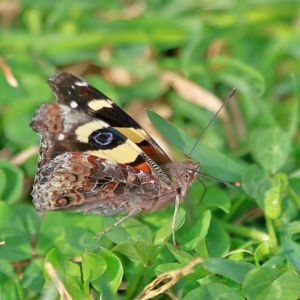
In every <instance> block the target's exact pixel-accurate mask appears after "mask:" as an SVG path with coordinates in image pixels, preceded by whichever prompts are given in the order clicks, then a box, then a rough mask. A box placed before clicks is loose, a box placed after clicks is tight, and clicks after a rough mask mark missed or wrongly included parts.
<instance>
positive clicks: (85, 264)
mask: <svg viewBox="0 0 300 300" xmlns="http://www.w3.org/2000/svg"><path fill="white" fill-rule="evenodd" d="M106 269H107V263H106V261H105V259H104V258H103V257H102V256H100V255H98V254H94V253H84V254H83V256H82V274H83V281H84V282H91V281H93V280H96V279H97V278H98V277H100V276H101V275H102V274H103V273H104V272H105V270H106Z"/></svg>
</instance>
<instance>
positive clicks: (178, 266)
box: [154, 263, 184, 276]
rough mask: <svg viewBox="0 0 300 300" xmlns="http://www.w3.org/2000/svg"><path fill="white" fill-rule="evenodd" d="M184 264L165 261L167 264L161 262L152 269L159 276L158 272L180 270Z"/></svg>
mask: <svg viewBox="0 0 300 300" xmlns="http://www.w3.org/2000/svg"><path fill="white" fill-rule="evenodd" d="M183 267H184V266H183V265H181V264H179V263H167V264H161V265H159V266H157V267H156V268H155V270H154V273H155V275H156V276H159V275H160V274H163V273H166V272H170V271H174V270H180V269H182V268H183Z"/></svg>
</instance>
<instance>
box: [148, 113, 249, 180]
mask: <svg viewBox="0 0 300 300" xmlns="http://www.w3.org/2000/svg"><path fill="white" fill-rule="evenodd" d="M147 114H148V116H149V118H150V120H151V122H152V123H153V124H154V126H155V127H156V128H157V130H158V131H159V132H160V133H161V134H162V135H163V136H164V137H165V138H166V139H167V140H168V141H169V142H170V143H171V144H173V145H174V146H175V147H177V148H179V149H180V150H182V151H183V152H184V153H186V154H188V153H190V151H191V149H192V148H193V146H194V145H195V143H196V140H195V139H194V138H192V137H190V136H189V135H187V134H186V133H185V132H184V131H182V130H181V129H179V128H177V127H175V126H174V125H172V124H171V123H170V122H168V121H166V120H164V119H163V118H162V117H160V116H159V115H157V114H156V113H155V112H153V111H150V110H147ZM191 157H192V158H193V159H195V160H196V161H199V162H200V163H201V171H203V172H204V173H207V174H209V175H212V176H216V177H217V178H219V176H220V174H222V177H223V178H224V179H226V180H229V181H240V178H241V177H242V174H243V173H244V171H245V166H243V165H241V164H239V163H237V162H235V161H233V160H232V159H230V158H229V157H226V156H225V155H224V154H222V153H221V152H219V151H218V150H216V149H213V148H211V147H209V146H207V145H204V144H202V143H201V142H200V143H199V144H198V145H197V147H196V148H195V149H194V151H193V152H192V154H191ZM221 179H222V178H221Z"/></svg>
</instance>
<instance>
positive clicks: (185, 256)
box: [166, 243, 193, 265]
mask: <svg viewBox="0 0 300 300" xmlns="http://www.w3.org/2000/svg"><path fill="white" fill-rule="evenodd" d="M166 246H167V247H168V249H169V250H170V252H171V253H172V254H173V255H174V257H175V258H176V259H177V260H178V261H179V263H180V264H182V265H186V264H187V263H189V262H190V261H191V260H192V259H193V256H191V255H190V254H189V253H188V252H185V251H183V250H178V249H177V248H175V247H174V245H173V244H170V243H166Z"/></svg>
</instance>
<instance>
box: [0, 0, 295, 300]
mask: <svg viewBox="0 0 300 300" xmlns="http://www.w3.org/2000/svg"><path fill="white" fill-rule="evenodd" d="M7 3H8V2H7ZM12 4H14V5H8V4H6V2H3V5H4V6H5V5H8V7H7V9H2V10H1V12H0V14H1V24H2V27H1V28H0V36H1V42H0V67H1V72H0V86H1V89H0V108H1V109H0V200H1V201H0V298H1V299H41V297H44V298H45V299H46V298H47V299H58V298H59V297H60V296H59V293H62V291H66V292H67V293H68V294H69V295H70V296H71V297H72V298H73V299H99V297H100V294H102V295H103V299H124V300H131V299H134V298H135V297H137V296H138V295H139V294H140V293H141V292H142V291H143V289H144V288H145V287H146V286H147V285H148V284H149V283H150V282H151V281H152V280H154V279H155V278H156V277H158V276H162V275H164V274H165V272H170V273H168V274H174V273H172V272H176V271H178V270H183V269H184V268H186V267H187V266H188V265H189V264H190V263H191V262H193V260H194V259H195V258H197V257H199V256H200V257H202V259H203V262H202V263H199V264H197V265H196V266H194V267H193V270H192V271H191V272H188V273H186V274H184V276H179V277H178V278H177V279H176V285H174V286H172V287H171V292H172V293H173V294H174V295H176V297H178V299H185V300H191V299H218V298H220V297H222V298H223V299H249V300H252V299H272V300H273V299H280V300H281V299H286V300H292V299H295V300H296V299H299V297H300V288H299V287H300V245H299V236H300V222H299V208H300V169H299V165H300V147H299V109H300V106H299V99H300V93H299V79H300V59H299V46H300V38H299V28H298V27H299V26H298V24H299V15H300V14H299V5H298V4H297V3H296V1H292V0H287V1H276V0H269V1H262V2H259V1H254V0H250V1H233V0H227V1H215V0H214V1H212V0H206V1H194V0H188V1H179V0H174V1H148V0H147V1H144V2H141V1H136V2H130V1H129V2H128V1H127V2H126V1H123V2H121V1H116V0H113V1H68V0H62V1H59V2H47V3H46V2H43V1H42V2H33V1H25V0H23V1H19V2H15V1H13V2H12ZM57 69H62V70H65V71H68V72H70V73H74V74H77V75H80V76H82V77H84V78H85V79H86V80H88V81H89V82H90V83H91V84H92V85H94V86H96V87H97V88H98V89H99V90H101V91H102V92H103V93H105V94H107V95H109V96H110V97H111V98H112V99H114V100H115V101H116V102H117V103H118V104H120V105H121V106H123V107H128V106H131V108H133V113H131V115H132V116H133V117H134V118H135V117H139V115H141V114H142V112H141V111H140V110H138V109H137V108H136V107H137V106H136V103H137V101H145V102H147V103H143V105H142V106H143V107H151V110H147V114H148V116H149V118H150V120H151V122H152V123H153V124H154V126H155V127H156V128H157V129H158V131H159V132H160V133H161V134H162V135H163V136H164V138H165V139H166V140H167V141H168V142H170V143H171V144H172V145H173V146H175V147H176V149H177V150H175V147H174V150H175V151H176V153H177V154H178V155H177V156H178V160H179V161H180V160H182V159H183V157H184V155H183V153H185V154H189V153H190V151H191V149H192V147H193V146H194V144H195V141H196V138H197V137H198V136H199V135H200V134H201V132H202V131H203V129H204V128H205V126H206V125H207V124H208V123H209V121H210V120H211V118H212V116H213V113H212V112H215V111H216V109H215V108H210V109H209V111H208V110H207V109H205V107H210V106H209V105H210V104H211V103H213V104H214V105H215V106H217V108H218V107H220V102H218V101H216V100H215V98H214V97H212V96H209V95H208V94H204V93H202V94H201V92H199V90H197V89H194V87H195V86H196V87H199V86H200V87H202V88H203V89H204V91H210V92H211V93H212V95H217V97H218V98H219V99H225V98H226V95H227V94H228V93H229V92H230V90H231V89H232V88H233V87H234V86H236V87H237V93H236V95H235V96H234V98H233V99H231V100H230V102H229V103H228V105H227V106H226V107H225V108H224V109H223V111H225V110H226V111H227V112H228V115H227V117H225V118H224V116H222V112H221V115H220V117H221V118H217V119H216V120H215V121H214V122H213V123H212V124H211V126H210V127H209V129H208V130H207V131H206V132H205V134H204V135H203V136H202V137H201V140H200V142H199V144H198V145H197V147H196V148H195V149H194V150H193V152H192V153H191V157H192V158H193V159H194V160H195V161H199V162H200V163H201V172H203V173H206V174H208V175H211V176H214V177H217V178H220V179H223V180H227V181H230V182H231V181H238V182H240V183H241V187H235V186H231V185H229V184H223V183H218V182H216V181H215V180H214V179H212V178H209V177H207V176H202V177H201V181H203V182H204V183H205V186H206V188H207V190H205V189H204V187H203V185H201V184H200V183H199V182H195V183H194V185H193V186H192V187H191V188H190V190H189V194H188V196H187V198H186V199H185V201H184V203H182V204H181V208H180V210H179V215H178V219H177V224H176V239H177V242H178V244H179V247H180V250H178V249H177V248H176V247H174V245H173V244H171V232H172V231H171V226H172V218H173V212H174V208H173V206H172V205H171V206H170V207H168V208H167V209H166V210H165V211H157V212H154V213H152V214H148V215H143V214H141V215H139V216H137V217H135V218H131V219H128V220H126V221H125V222H123V223H122V224H121V225H120V226H118V227H116V228H114V229H112V230H111V231H110V232H108V233H107V234H105V235H104V236H101V237H100V238H99V239H94V238H93V237H94V236H95V234H97V233H99V232H101V231H103V230H104V229H105V228H108V227H109V226H111V225H112V224H114V223H115V222H116V220H119V219H120V218H121V216H112V217H105V216H94V215H83V214H81V213H74V214H72V213H64V212H61V211H56V212H47V213H46V214H45V215H40V214H39V213H37V212H36V211H35V209H34V206H33V205H32V203H31V196H30V190H31V187H32V182H33V176H34V174H35V172H36V161H37V156H36V155H35V156H34V157H32V154H30V153H32V151H34V149H35V148H32V146H34V145H35V146H37V145H38V144H39V137H38V136H37V134H36V133H35V132H33V131H32V130H31V129H30V127H29V124H30V122H31V119H32V116H33V114H34V111H35V110H36V108H37V107H38V106H39V104H41V103H43V102H50V101H54V96H53V94H52V93H51V90H50V88H49V87H48V86H47V84H46V80H47V78H49V77H50V76H51V75H52V74H53V73H54V72H55V70H57ZM10 70H11V73H10ZM10 74H12V75H13V76H14V77H12V75H10ZM170 74H173V75H172V76H171V80H169V81H168V80H166V75H168V76H170ZM174 74H175V75H174ZM175 77H176V78H175ZM13 78H15V79H16V80H17V82H18V87H14V84H13ZM178 78H181V79H180V82H178V81H176V80H178ZM172 80H173V81H174V82H173V81H172ZM184 80H188V81H184ZM178 83H180V84H182V85H181V86H179V85H178ZM195 95H196V98H199V99H197V100H201V101H199V102H197V101H196V100H194V98H195ZM215 101H216V103H215ZM199 103H200V104H199ZM154 105H155V106H154ZM166 107H167V111H168V112H170V111H171V112H172V113H171V114H169V115H171V117H170V120H169V122H168V121H166V120H165V119H163V118H162V117H160V116H159V115H160V114H161V113H160V112H164V111H165V110H164V108H166ZM134 110H135V111H134ZM154 111H155V112H154ZM211 111H212V112H211ZM166 115H168V114H166ZM143 118H144V119H143V120H142V121H141V123H142V124H141V125H143V124H146V123H147V122H146V121H145V120H146V119H147V116H146V114H145V115H144V117H143ZM221 120H222V121H221ZM173 124H174V125H175V126H174V125H173ZM143 126H144V125H143ZM32 149H33V150H32ZM178 149H179V150H180V151H179V150H178ZM35 153H36V152H35ZM64 289H65V290H64ZM167 297H168V296H166V295H160V296H157V297H156V299H166V298H167Z"/></svg>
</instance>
